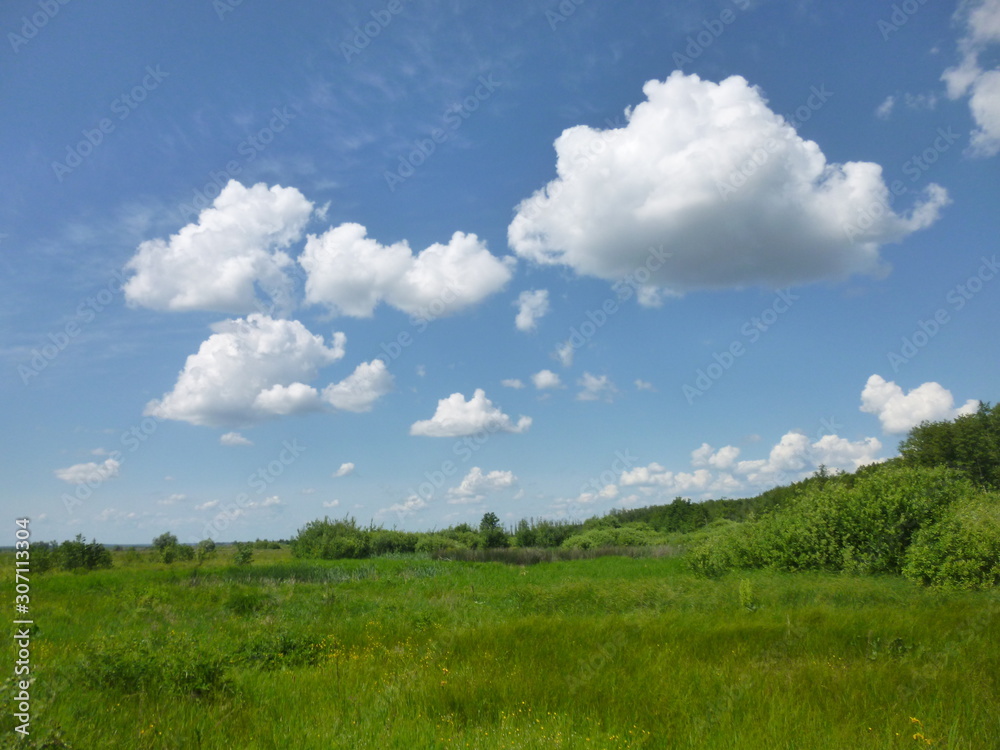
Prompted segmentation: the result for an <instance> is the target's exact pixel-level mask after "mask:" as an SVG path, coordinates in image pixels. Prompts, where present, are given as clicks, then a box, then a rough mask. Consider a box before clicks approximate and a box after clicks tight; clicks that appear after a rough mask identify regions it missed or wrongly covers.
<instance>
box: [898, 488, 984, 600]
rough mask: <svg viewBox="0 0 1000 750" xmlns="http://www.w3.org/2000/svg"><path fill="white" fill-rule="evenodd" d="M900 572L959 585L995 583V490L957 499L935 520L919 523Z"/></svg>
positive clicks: (972, 586)
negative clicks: (922, 527) (920, 527)
mask: <svg viewBox="0 0 1000 750" xmlns="http://www.w3.org/2000/svg"><path fill="white" fill-rule="evenodd" d="M903 575H905V576H906V577H907V578H911V579H913V580H917V581H920V582H922V583H925V584H935V585H941V586H949V587H956V588H965V589H980V588H991V587H993V586H996V585H998V584H1000V495H998V494H996V493H983V494H982V495H979V496H976V497H970V498H966V499H964V500H962V501H959V502H958V503H956V504H955V505H954V506H953V507H951V508H949V510H948V512H947V513H946V514H945V516H944V518H942V519H941V520H940V521H938V522H937V523H935V524H933V525H931V526H928V527H926V528H924V529H921V530H920V531H919V532H918V533H917V535H916V536H915V538H914V540H913V544H912V545H911V546H910V548H909V550H908V551H907V555H906V564H905V565H904V567H903Z"/></svg>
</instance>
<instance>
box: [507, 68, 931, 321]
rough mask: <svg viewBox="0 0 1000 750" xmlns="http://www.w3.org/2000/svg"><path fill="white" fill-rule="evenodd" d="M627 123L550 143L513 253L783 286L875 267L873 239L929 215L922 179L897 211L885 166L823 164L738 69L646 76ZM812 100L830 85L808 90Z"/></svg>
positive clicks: (631, 271)
mask: <svg viewBox="0 0 1000 750" xmlns="http://www.w3.org/2000/svg"><path fill="white" fill-rule="evenodd" d="M643 91H644V93H645V94H646V97H647V100H646V101H645V102H642V103H641V104H639V105H638V106H636V107H635V108H634V109H631V110H627V111H626V117H627V120H628V122H627V124H626V125H625V126H624V127H620V128H612V129H608V130H598V129H594V128H590V127H587V126H577V127H573V128H569V129H568V130H565V131H563V133H562V135H560V136H559V137H558V138H557V139H556V141H555V149H556V156H557V161H556V172H557V174H558V176H557V178H556V179H555V180H553V181H552V182H550V183H549V184H548V185H546V186H545V187H544V188H542V189H541V190H539V191H538V192H536V193H535V194H534V195H533V196H532V197H531V198H529V199H527V200H525V201H523V202H522V203H521V204H520V205H519V206H518V209H517V214H516V216H515V217H514V220H513V221H512V222H511V224H510V227H509V229H508V239H509V242H510V245H511V247H512V248H513V249H514V251H515V252H516V253H517V254H518V255H520V256H522V257H524V258H528V259H531V260H533V261H536V262H538V263H543V264H563V265H566V266H569V267H571V268H573V269H575V270H576V271H577V272H578V273H580V274H586V275H590V276H596V277H598V278H602V279H608V280H619V279H625V278H630V279H632V280H634V281H635V282H638V283H639V284H640V285H641V286H640V295H639V298H640V301H643V302H647V303H649V302H655V301H656V300H657V299H658V291H659V290H665V291H668V292H674V293H679V292H683V291H685V290H689V289H697V288H722V287H734V286H735V287H739V286H744V285H750V284H765V285H772V286H786V285H789V284H795V283H803V282H809V281H815V280H818V279H829V278H843V277H846V276H848V275H850V274H852V273H873V272H876V271H879V270H880V269H881V267H882V263H881V261H880V258H879V247H880V245H882V244H883V243H887V242H894V241H898V240H901V239H903V238H904V237H906V236H907V235H908V234H910V233H911V232H914V231H916V230H918V229H922V228H924V227H926V226H928V225H930V224H931V223H933V222H934V221H935V220H936V219H937V216H938V213H939V209H940V208H941V207H942V206H943V205H944V204H945V203H947V200H948V199H947V195H946V193H945V191H944V189H943V188H941V187H939V186H937V185H931V186H930V187H929V188H928V192H927V194H926V195H925V197H924V198H923V199H922V201H921V202H919V203H918V204H917V205H916V206H915V207H913V208H912V209H911V211H910V212H909V213H908V214H900V213H897V212H895V211H894V210H893V209H891V208H890V207H889V203H890V201H891V195H890V193H889V190H888V188H887V186H886V185H885V183H884V182H883V179H882V168H881V167H880V166H879V165H878V164H873V163H870V162H848V163H845V164H833V163H829V162H828V161H827V160H826V157H825V156H824V155H823V152H822V151H821V150H820V148H819V146H818V145H817V144H816V143H815V142H813V141H807V140H804V139H802V138H801V137H799V135H798V134H797V133H796V131H795V128H794V127H793V126H792V125H791V124H790V123H789V122H788V121H786V120H785V119H784V118H782V117H780V116H779V115H777V114H775V113H774V112H772V111H771V110H770V109H769V108H768V106H767V102H766V100H765V99H764V98H763V96H762V95H761V93H760V91H759V90H758V89H756V88H755V87H752V86H750V85H749V84H748V83H747V81H746V80H745V79H743V78H741V77H739V76H732V77H730V78H727V79H726V80H724V81H722V82H721V83H713V82H711V81H703V80H702V79H700V78H699V77H698V76H696V75H685V74H684V73H681V72H680V71H676V72H674V73H673V74H671V75H670V77H669V78H667V80H666V81H655V80H654V81H649V82H648V83H646V85H645V86H644V88H643ZM811 96H812V100H810V105H811V106H813V105H814V108H817V107H819V106H822V103H823V99H824V97H827V96H828V93H827V92H818V90H817V92H816V93H813V94H812V95H811Z"/></svg>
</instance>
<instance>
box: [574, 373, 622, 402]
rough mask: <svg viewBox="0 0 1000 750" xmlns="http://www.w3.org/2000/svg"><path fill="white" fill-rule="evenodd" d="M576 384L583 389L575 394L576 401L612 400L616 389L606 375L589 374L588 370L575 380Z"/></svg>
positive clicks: (616, 391)
mask: <svg viewBox="0 0 1000 750" xmlns="http://www.w3.org/2000/svg"><path fill="white" fill-rule="evenodd" d="M577 385H580V386H582V387H583V390H582V391H580V392H579V393H578V394H576V398H577V400H578V401H599V400H602V399H603V400H604V401H609V402H610V401H612V400H613V399H614V396H615V394H616V393H618V389H617V388H615V384H614V383H612V382H611V379H610V378H609V377H608V376H607V375H601V376H600V377H598V376H596V375H591V374H590V373H589V372H585V373H583V377H582V378H580V379H579V380H578V381H577Z"/></svg>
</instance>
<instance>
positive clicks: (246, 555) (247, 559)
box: [233, 542, 253, 566]
mask: <svg viewBox="0 0 1000 750" xmlns="http://www.w3.org/2000/svg"><path fill="white" fill-rule="evenodd" d="M233 547H234V548H235V549H234V551H233V565H240V566H246V565H250V563H252V562H253V545H252V544H250V543H249V542H236V543H235V544H234V545H233Z"/></svg>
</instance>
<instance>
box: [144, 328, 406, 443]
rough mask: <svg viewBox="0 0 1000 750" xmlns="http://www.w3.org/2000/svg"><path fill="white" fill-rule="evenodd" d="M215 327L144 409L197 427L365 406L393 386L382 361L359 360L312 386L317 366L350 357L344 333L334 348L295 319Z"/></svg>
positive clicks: (337, 336)
mask: <svg viewBox="0 0 1000 750" xmlns="http://www.w3.org/2000/svg"><path fill="white" fill-rule="evenodd" d="M212 330H213V331H214V333H213V334H212V335H211V336H209V338H208V339H207V340H205V341H204V342H202V344H201V346H200V347H199V349H198V352H197V353H196V354H192V355H190V356H189V357H188V358H187V362H186V363H185V365H184V369H183V370H182V371H181V373H180V375H179V376H178V378H177V382H176V384H175V385H174V388H173V390H172V391H170V392H169V393H167V394H165V395H164V396H163V398H161V399H156V400H153V401H150V402H149V404H147V405H146V411H145V413H146V414H147V415H149V416H154V417H160V418H162V419H173V420H180V421H185V422H189V423H191V424H196V425H209V426H227V425H234V426H235V425H242V424H252V423H254V422H257V421H260V420H263V419H267V418H269V417H275V416H281V415H287V414H298V413H302V412H308V411H315V410H319V409H324V408H326V407H327V406H328V405H330V406H333V407H335V408H338V409H347V410H349V411H364V410H365V409H367V408H370V407H371V404H372V403H373V401H374V400H375V399H376V398H377V397H378V395H380V394H381V393H384V392H385V391H386V390H387V389H388V387H389V386H390V385H391V376H389V374H388V373H387V372H386V371H385V366H384V364H383V363H382V362H381V361H380V360H377V361H376V362H375V363H372V364H362V365H359V366H358V369H357V370H355V372H354V374H353V375H350V376H348V378H346V379H345V380H344V381H342V382H341V383H337V384H334V385H330V386H327V387H326V388H325V389H324V391H323V394H322V395H321V394H320V393H319V392H318V391H317V390H316V388H314V387H313V386H311V385H308V381H310V380H314V379H315V378H316V377H317V376H318V373H319V370H320V369H321V368H323V367H326V366H327V365H330V364H332V363H333V362H336V361H338V360H339V359H341V358H342V357H343V356H344V346H345V343H346V337H345V336H344V334H343V333H339V332H338V333H334V334H333V337H332V341H331V343H330V346H327V345H326V343H325V342H324V339H323V337H322V336H318V335H314V334H312V333H310V332H309V330H308V329H307V328H306V327H305V326H304V325H302V323H300V322H299V321H297V320H274V319H272V318H270V317H268V316H266V315H262V314H260V313H253V314H251V315H248V316H247V317H246V319H242V318H240V319H237V320H227V321H223V322H221V323H216V324H215V325H214V326H212Z"/></svg>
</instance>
